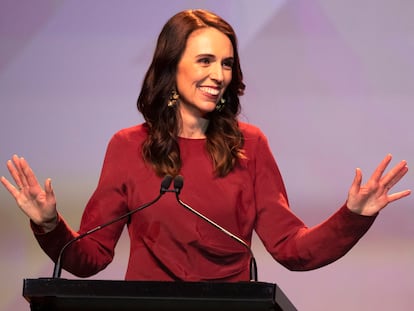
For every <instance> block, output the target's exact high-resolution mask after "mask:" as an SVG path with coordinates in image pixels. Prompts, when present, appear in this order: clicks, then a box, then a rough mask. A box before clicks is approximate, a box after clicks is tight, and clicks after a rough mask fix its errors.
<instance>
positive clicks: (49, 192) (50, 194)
mask: <svg viewBox="0 0 414 311" xmlns="http://www.w3.org/2000/svg"><path fill="white" fill-rule="evenodd" d="M45 192H46V196H47V197H48V198H50V197H53V196H54V195H55V194H54V192H53V188H52V180H51V179H50V178H48V179H46V181H45Z"/></svg>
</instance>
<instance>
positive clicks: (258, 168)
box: [254, 132, 376, 270]
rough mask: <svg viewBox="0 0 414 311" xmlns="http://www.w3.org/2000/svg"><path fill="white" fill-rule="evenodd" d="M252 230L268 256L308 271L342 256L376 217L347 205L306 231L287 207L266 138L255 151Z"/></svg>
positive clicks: (259, 140)
mask: <svg viewBox="0 0 414 311" xmlns="http://www.w3.org/2000/svg"><path fill="white" fill-rule="evenodd" d="M254 154H255V161H254V166H255V176H256V177H255V185H254V187H255V190H254V191H255V196H256V209H257V218H256V224H255V230H256V232H257V234H258V236H259V237H260V239H261V240H262V242H263V243H264V245H265V247H266V249H267V250H268V251H269V253H270V254H271V255H272V256H273V257H274V258H275V259H276V260H277V261H278V262H279V263H281V264H282V265H283V266H285V267H286V268H288V269H290V270H311V269H316V268H319V267H321V266H324V265H327V264H329V263H331V262H333V261H335V260H337V259H339V258H340V257H342V256H343V255H345V254H346V253H347V252H348V251H349V250H350V249H351V248H352V247H353V246H354V245H355V244H356V243H357V241H358V240H359V239H360V238H361V237H362V236H363V235H364V234H365V233H366V231H367V230H368V229H369V228H370V226H371V225H372V223H373V222H374V220H375V218H376V216H371V217H368V216H361V215H358V214H355V213H353V212H351V211H350V210H349V209H348V208H347V207H346V204H345V205H344V206H342V207H341V208H340V209H339V210H338V211H337V212H336V213H334V214H333V215H332V216H331V217H329V218H328V219H327V220H326V221H324V222H322V223H321V224H319V225H317V226H315V227H312V228H308V227H307V226H306V225H305V224H304V223H303V222H302V221H301V220H300V219H299V218H298V217H297V216H295V215H294V214H293V213H292V211H291V210H290V207H289V202H288V198H287V194H286V189H285V186H284V183H283V180H282V177H281V174H280V171H279V169H278V166H277V164H276V161H275V159H274V157H273V155H272V153H271V150H270V148H269V145H268V141H267V139H266V137H265V136H264V135H263V134H261V133H260V132H259V135H258V139H257V146H256V149H255V152H254Z"/></svg>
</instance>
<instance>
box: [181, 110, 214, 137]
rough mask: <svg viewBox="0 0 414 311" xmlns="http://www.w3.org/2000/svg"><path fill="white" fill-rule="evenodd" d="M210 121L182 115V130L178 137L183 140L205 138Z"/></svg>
mask: <svg viewBox="0 0 414 311" xmlns="http://www.w3.org/2000/svg"><path fill="white" fill-rule="evenodd" d="M208 124H209V120H208V119H206V118H202V117H195V116H193V115H191V114H185V113H181V128H180V131H179V134H178V136H180V137H183V138H193V139H199V138H205V137H206V131H207V127H208Z"/></svg>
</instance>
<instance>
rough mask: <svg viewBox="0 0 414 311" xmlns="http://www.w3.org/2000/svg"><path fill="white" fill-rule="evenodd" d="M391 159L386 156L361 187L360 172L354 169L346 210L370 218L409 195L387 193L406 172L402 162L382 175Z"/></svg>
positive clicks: (404, 162)
mask: <svg viewBox="0 0 414 311" xmlns="http://www.w3.org/2000/svg"><path fill="white" fill-rule="evenodd" d="M391 159H392V156H391V155H390V154H388V155H387V156H386V157H385V158H384V159H383V160H382V162H381V163H380V164H379V165H378V167H377V168H376V169H375V171H374V173H373V174H372V176H371V178H370V179H369V180H368V181H367V182H366V183H365V184H364V185H361V182H362V172H361V170H360V169H359V168H357V169H356V174H355V178H354V181H353V183H352V185H351V188H350V190H349V193H348V201H347V205H348V208H349V209H350V210H351V211H353V212H355V213H357V214H360V215H365V216H372V215H375V214H376V213H378V212H379V211H380V210H382V209H383V208H384V207H385V206H387V205H388V203H391V202H393V201H396V200H399V199H401V198H403V197H406V196H408V195H409V194H410V193H411V191H410V190H403V191H399V192H396V193H392V194H390V193H389V191H390V190H391V188H392V187H393V186H394V185H396V184H397V183H398V182H399V181H400V180H401V178H402V177H403V176H404V175H405V174H406V173H407V172H408V166H407V162H406V161H404V160H403V161H401V162H399V163H398V164H397V165H395V166H394V167H393V168H392V169H391V170H390V171H389V172H388V173H386V174H385V175H384V172H385V169H386V168H387V166H388V164H389V163H390V162H391Z"/></svg>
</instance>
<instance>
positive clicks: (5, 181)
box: [0, 176, 19, 199]
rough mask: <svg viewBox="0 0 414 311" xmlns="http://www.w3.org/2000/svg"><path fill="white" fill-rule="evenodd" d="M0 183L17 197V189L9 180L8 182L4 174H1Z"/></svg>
mask: <svg viewBox="0 0 414 311" xmlns="http://www.w3.org/2000/svg"><path fill="white" fill-rule="evenodd" d="M0 180H1V183H2V184H3V185H4V187H5V188H6V189H7V191H9V192H10V194H11V195H12V196H13V197H14V198H15V199H17V196H18V195H19V190H18V189H16V187H15V186H13V185H12V183H11V182H9V181H8V180H7V179H6V178H5V177H4V176H1V178H0Z"/></svg>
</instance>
